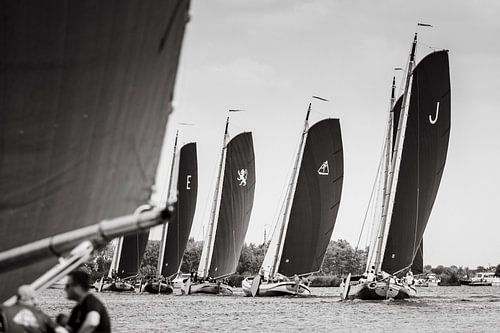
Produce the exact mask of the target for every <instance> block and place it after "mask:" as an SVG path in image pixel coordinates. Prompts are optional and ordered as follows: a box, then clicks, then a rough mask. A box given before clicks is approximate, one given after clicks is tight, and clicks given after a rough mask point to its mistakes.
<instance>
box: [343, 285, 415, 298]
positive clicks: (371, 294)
mask: <svg viewBox="0 0 500 333" xmlns="http://www.w3.org/2000/svg"><path fill="white" fill-rule="evenodd" d="M344 288H346V286H345V285H341V295H342V293H343V292H344ZM347 288H349V289H348V292H347V296H346V299H362V300H384V299H388V298H393V299H406V298H411V297H416V296H417V290H416V289H415V288H414V287H413V286H410V285H408V284H404V283H398V282H394V281H391V282H389V283H387V282H386V281H378V282H376V281H371V282H359V283H355V284H349V285H348V286H347Z"/></svg>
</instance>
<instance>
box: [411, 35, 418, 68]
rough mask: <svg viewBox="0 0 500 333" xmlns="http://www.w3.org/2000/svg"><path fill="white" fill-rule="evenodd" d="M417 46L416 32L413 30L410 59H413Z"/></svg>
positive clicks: (412, 60)
mask: <svg viewBox="0 0 500 333" xmlns="http://www.w3.org/2000/svg"><path fill="white" fill-rule="evenodd" d="M416 47H417V33H416V32H415V37H413V44H412V46H411V54H410V61H411V62H414V61H415V49H416Z"/></svg>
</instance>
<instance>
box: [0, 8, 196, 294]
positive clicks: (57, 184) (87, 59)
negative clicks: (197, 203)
mask: <svg viewBox="0 0 500 333" xmlns="http://www.w3.org/2000/svg"><path fill="white" fill-rule="evenodd" d="M188 11H189V1H188V0H179V1H175V2H174V1H163V0H152V1H148V2H147V3H146V2H137V1H130V0H124V1H119V2H115V1H109V0H102V1H98V2H92V3H90V2H80V1H70V2H60V1H56V2H53V3H50V4H49V3H45V2H38V1H27V2H23V3H21V2H17V1H12V2H9V3H3V4H2V16H3V17H5V18H8V19H6V20H3V21H2V24H1V25H2V32H3V33H2V36H3V37H2V38H0V49H1V50H2V57H1V60H0V62H1V64H0V81H1V84H0V95H1V96H2V98H1V101H0V118H1V124H2V130H1V131H0V147H1V148H0V161H1V166H0V184H1V187H2V191H1V194H0V302H3V301H4V300H6V299H7V298H8V297H9V296H10V295H13V294H15V293H16V288H17V287H18V286H19V285H21V284H26V283H30V284H31V285H32V287H33V288H34V289H35V290H37V291H40V290H43V289H44V288H47V287H48V286H50V285H51V284H52V283H54V282H55V281H57V280H59V279H60V278H62V277H63V276H64V275H65V274H67V273H68V272H69V271H70V270H71V269H74V268H75V267H78V265H79V264H81V263H82V262H85V259H86V258H88V257H90V253H91V252H92V251H93V250H94V249H96V248H98V247H99V246H103V245H105V244H106V243H107V242H108V241H109V240H111V239H114V238H116V237H120V236H122V235H125V234H130V233H135V232H137V231H144V230H145V229H147V228H150V227H152V226H156V225H159V224H160V223H163V222H165V220H166V219H167V218H168V216H169V212H168V210H166V209H165V207H163V206H157V207H154V208H153V209H152V210H150V211H145V212H141V213H140V214H136V215H134V214H133V212H134V210H135V209H136V208H137V207H138V206H140V205H142V204H144V203H146V202H147V201H148V199H149V197H150V195H151V192H152V185H153V184H154V180H155V175H156V169H157V165H158V160H159V157H160V152H161V143H162V140H163V138H164V135H165V128H166V124H167V120H168V117H169V114H170V113H171V112H172V105H171V99H172V96H173V93H174V86H175V78H176V73H177V67H178V62H179V55H180V50H181V45H182V40H183V36H184V30H185V26H186V22H187V18H188ZM69 259H71V260H69ZM51 267H54V269H55V270H52V269H50V268H51ZM46 272H47V273H48V272H51V273H50V275H47V273H46ZM42 277H43V279H42Z"/></svg>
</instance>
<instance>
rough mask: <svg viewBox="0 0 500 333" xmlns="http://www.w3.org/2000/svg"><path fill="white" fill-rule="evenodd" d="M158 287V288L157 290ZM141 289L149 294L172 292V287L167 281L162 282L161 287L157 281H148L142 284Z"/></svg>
mask: <svg viewBox="0 0 500 333" xmlns="http://www.w3.org/2000/svg"><path fill="white" fill-rule="evenodd" d="M158 289H160V290H158ZM143 291H146V292H148V293H150V294H165V295H168V294H171V293H173V292H174V288H173V286H172V285H170V284H167V283H162V284H161V287H160V284H159V283H158V282H148V283H146V284H145V285H144V288H143Z"/></svg>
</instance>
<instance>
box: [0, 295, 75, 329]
mask: <svg viewBox="0 0 500 333" xmlns="http://www.w3.org/2000/svg"><path fill="white" fill-rule="evenodd" d="M35 305H36V299H35V292H34V290H33V288H31V286H29V285H22V286H20V287H19V289H18V290H17V301H16V303H15V304H13V305H11V306H3V305H0V332H11V333H24V332H28V333H67V332H68V331H66V329H64V328H63V327H61V326H59V325H57V324H56V323H55V322H53V321H52V320H51V319H50V318H49V316H47V315H46V314H45V313H43V312H42V311H41V310H39V309H37V308H36V307H35Z"/></svg>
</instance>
